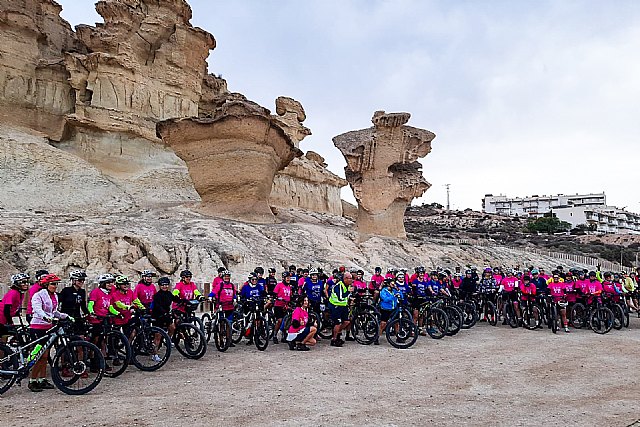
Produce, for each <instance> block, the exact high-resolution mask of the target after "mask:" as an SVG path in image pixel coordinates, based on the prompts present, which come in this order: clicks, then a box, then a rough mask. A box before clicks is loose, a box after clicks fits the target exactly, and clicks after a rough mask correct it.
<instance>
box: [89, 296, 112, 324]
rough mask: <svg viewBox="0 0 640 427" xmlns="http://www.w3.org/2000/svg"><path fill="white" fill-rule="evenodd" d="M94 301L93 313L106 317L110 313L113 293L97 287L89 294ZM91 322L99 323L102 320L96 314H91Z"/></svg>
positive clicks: (90, 300) (90, 299)
mask: <svg viewBox="0 0 640 427" xmlns="http://www.w3.org/2000/svg"><path fill="white" fill-rule="evenodd" d="M92 301H93V313H94V314H95V315H96V316H100V317H105V316H107V315H108V314H109V306H111V295H110V294H109V292H107V291H106V289H102V288H95V289H94V290H92V291H91V293H90V294H89V302H92ZM88 320H89V323H93V324H98V323H101V322H102V321H101V320H100V319H98V318H96V317H94V316H89V318H88Z"/></svg>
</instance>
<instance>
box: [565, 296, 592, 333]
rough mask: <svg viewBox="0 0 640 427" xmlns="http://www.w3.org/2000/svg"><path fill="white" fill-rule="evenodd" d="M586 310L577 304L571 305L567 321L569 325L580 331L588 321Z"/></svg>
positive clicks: (580, 304) (582, 305)
mask: <svg viewBox="0 0 640 427" xmlns="http://www.w3.org/2000/svg"><path fill="white" fill-rule="evenodd" d="M588 317H589V316H588V314H587V309H586V307H585V306H584V304H582V303H580V302H577V303H575V304H573V307H572V308H571V313H570V314H569V321H570V322H571V325H572V326H573V327H574V328H576V329H582V328H583V327H584V326H585V325H586V324H587V321H588V320H589V319H588Z"/></svg>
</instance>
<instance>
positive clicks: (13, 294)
mask: <svg viewBox="0 0 640 427" xmlns="http://www.w3.org/2000/svg"><path fill="white" fill-rule="evenodd" d="M28 289H29V275H28V274H27V273H18V274H14V275H13V276H11V289H9V291H8V292H7V293H6V294H5V295H4V297H2V302H0V336H1V335H4V334H5V332H6V327H5V325H13V318H14V317H15V316H17V315H18V313H20V308H21V307H22V299H23V298H24V294H25V292H27V290H28ZM41 289H42V288H41Z"/></svg>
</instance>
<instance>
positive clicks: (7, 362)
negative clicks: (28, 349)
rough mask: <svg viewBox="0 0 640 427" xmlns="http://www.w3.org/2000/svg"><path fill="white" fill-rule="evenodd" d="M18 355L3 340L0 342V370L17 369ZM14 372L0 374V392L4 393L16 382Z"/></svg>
mask: <svg viewBox="0 0 640 427" xmlns="http://www.w3.org/2000/svg"><path fill="white" fill-rule="evenodd" d="M17 370H18V355H17V354H16V353H14V352H13V350H11V348H10V347H9V346H8V345H6V344H5V343H3V342H0V371H17ZM16 379H17V375H16V374H0V394H3V393H5V392H6V391H7V390H9V389H10V388H11V386H12V385H13V383H15V382H16Z"/></svg>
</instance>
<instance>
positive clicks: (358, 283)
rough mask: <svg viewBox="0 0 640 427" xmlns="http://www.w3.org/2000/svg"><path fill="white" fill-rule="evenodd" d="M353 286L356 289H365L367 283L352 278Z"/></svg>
mask: <svg viewBox="0 0 640 427" xmlns="http://www.w3.org/2000/svg"><path fill="white" fill-rule="evenodd" d="M353 287H354V288H356V289H367V284H366V283H364V282H363V281H362V280H354V281H353Z"/></svg>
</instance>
